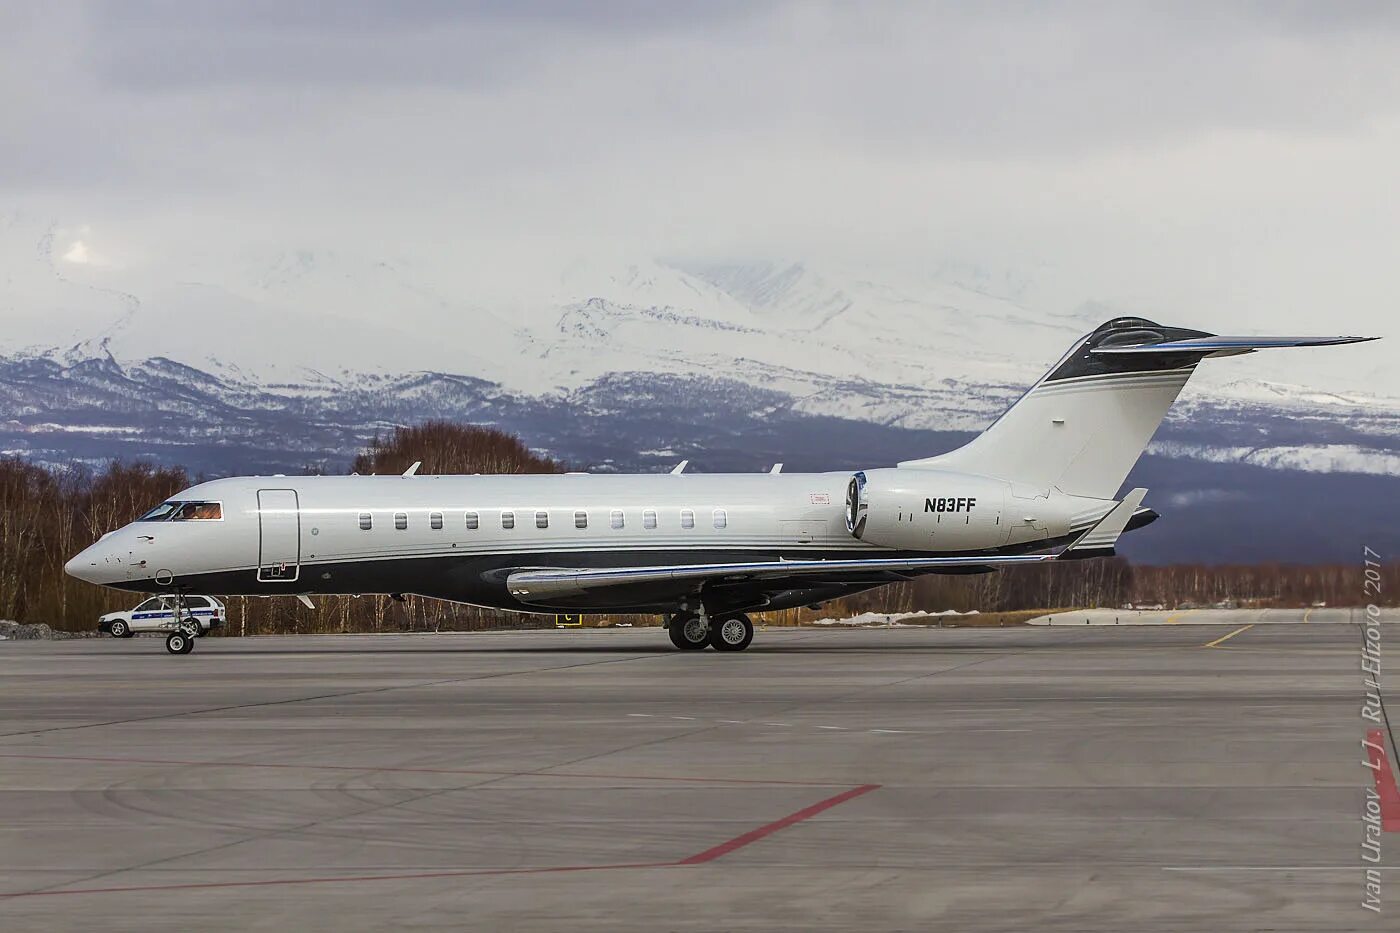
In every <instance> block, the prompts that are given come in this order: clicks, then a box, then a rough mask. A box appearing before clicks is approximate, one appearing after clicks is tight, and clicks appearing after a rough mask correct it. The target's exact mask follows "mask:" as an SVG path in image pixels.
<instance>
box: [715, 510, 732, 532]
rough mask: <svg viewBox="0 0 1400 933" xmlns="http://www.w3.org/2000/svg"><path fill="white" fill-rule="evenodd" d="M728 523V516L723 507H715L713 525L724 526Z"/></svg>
mask: <svg viewBox="0 0 1400 933" xmlns="http://www.w3.org/2000/svg"><path fill="white" fill-rule="evenodd" d="M728 525H729V516H728V515H727V514H725V511H724V509H715V527H716V528H725V527H727V526H728Z"/></svg>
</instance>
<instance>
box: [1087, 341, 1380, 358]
mask: <svg viewBox="0 0 1400 933" xmlns="http://www.w3.org/2000/svg"><path fill="white" fill-rule="evenodd" d="M1376 339H1377V338H1375V337H1216V336H1211V337H1190V338H1187V339H1185V340H1163V341H1159V342H1156V343H1142V344H1136V345H1129V346H1106V347H1095V348H1094V349H1092V350H1090V351H1089V352H1091V353H1095V354H1099V353H1105V354H1111V355H1113V356H1121V355H1124V354H1131V353H1218V352H1221V351H1225V352H1247V351H1249V350H1272V349H1274V348H1275V347H1334V346H1337V345H1339V344H1344V343H1364V342H1365V341H1367V340H1376Z"/></svg>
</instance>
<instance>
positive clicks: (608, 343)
mask: <svg viewBox="0 0 1400 933" xmlns="http://www.w3.org/2000/svg"><path fill="white" fill-rule="evenodd" d="M93 239H94V237H93V234H92V232H91V231H86V230H83V229H69V228H64V227H61V226H57V225H49V226H44V225H38V224H36V223H34V222H33V221H32V220H28V219H26V218H23V217H20V216H18V215H9V216H3V217H0V250H3V252H0V257H3V258H0V273H3V282H4V288H3V292H0V320H3V321H4V323H5V327H4V330H3V333H0V355H3V356H5V357H7V358H10V359H17V358H39V359H47V360H52V361H56V362H61V363H65V364H71V363H77V362H81V361H83V360H93V359H106V360H111V361H114V362H116V363H117V364H118V365H120V366H140V365H143V364H145V363H146V362H147V361H150V360H155V359H162V360H168V361H172V362H175V363H179V364H183V365H185V366H188V367H192V368H193V369H195V370H198V371H199V372H201V373H203V374H204V375H206V376H208V377H212V378H213V379H215V380H217V381H218V382H220V383H223V384H225V385H226V386H227V387H228V388H229V390H230V391H233V392H235V393H245V394H246V393H249V392H253V393H256V392H257V391H259V390H260V389H262V388H266V387H276V388H277V389H278V391H279V392H284V393H285V392H294V393H303V394H309V395H323V396H333V395H335V394H339V393H343V392H345V391H346V390H347V388H355V387H367V386H372V385H374V384H375V383H376V382H379V381H382V380H385V379H392V378H396V377H400V376H404V375H406V374H412V373H420V372H432V373H443V374H453V375H458V376H464V377H469V378H471V379H477V380H482V381H485V382H488V383H493V384H495V385H496V386H498V387H499V388H500V390H501V391H502V392H506V393H511V394H516V395H522V396H528V397H536V398H538V397H546V396H560V395H567V394H568V393H570V392H577V391H579V390H581V389H583V388H585V387H586V386H589V385H590V384H593V383H595V382H596V381H598V380H600V379H604V378H607V377H609V376H611V375H613V374H617V373H649V374H653V375H658V376H680V377H691V376H694V377H706V378H716V379H723V380H733V381H737V382H740V383H743V384H746V385H750V386H753V387H756V388H761V389H764V390H769V391H775V392H780V393H784V394H786V395H788V396H791V398H792V400H793V403H792V404H793V410H794V411H796V412H801V413H808V414H819V415H833V416H838V417H844V418H852V419H856V420H863V421H871V422H875V423H879V424H885V425H894V426H900V427H908V428H917V429H931V430H975V429H977V428H978V427H980V426H982V425H984V424H986V423H987V422H988V421H989V420H991V418H993V417H995V415H996V414H997V413H998V411H999V410H1000V409H1001V408H1002V407H1004V405H1005V404H1006V403H1007V401H1008V400H1010V399H1011V398H1014V397H1015V395H1016V394H1017V393H1018V392H1019V391H1020V390H1021V389H1022V388H1023V387H1024V386H1025V385H1026V384H1027V383H1028V382H1029V381H1031V380H1032V379H1034V378H1035V377H1036V376H1037V375H1038V374H1039V373H1040V372H1042V371H1043V370H1044V369H1045V367H1046V366H1047V365H1048V364H1049V363H1051V362H1053V360H1054V359H1056V358H1057V357H1058V356H1059V354H1060V353H1062V352H1063V351H1064V349H1065V348H1066V347H1067V346H1068V345H1069V344H1070V343H1071V342H1072V341H1073V340H1074V339H1075V338H1076V337H1078V336H1079V335H1080V334H1082V333H1084V332H1085V331H1086V330H1088V329H1091V328H1092V327H1094V326H1095V325H1097V324H1098V323H1100V322H1101V321H1102V320H1103V319H1104V318H1105V317H1107V316H1109V315H1110V314H1113V313H1126V312H1130V311H1133V310H1135V309H1113V308H1104V307H1100V306H1094V305H1084V306H1080V307H1078V308H1076V309H1075V310H1074V311H1072V312H1069V313H1063V314H1055V313H1047V312H1045V311H1043V310H1039V311H1038V310H1034V309H1033V308H1032V307H1031V306H1030V305H1029V304H1028V302H1029V300H1030V299H1029V298H1028V297H1027V295H1028V291H1029V290H1028V288H1027V286H1026V285H1025V283H1020V282H1011V281H1007V280H1005V279H1000V280H995V281H993V280H991V278H990V277H989V276H987V275H986V274H985V273H982V272H980V271H979V270H969V269H957V268H953V269H950V268H946V267H939V268H931V269H929V270H925V271H922V272H919V273H916V274H912V275H911V274H909V273H907V272H906V273H902V274H901V275H899V276H894V275H886V276H884V277H883V278H881V279H880V280H879V281H876V280H873V279H871V278H862V277H859V276H849V275H848V276H840V277H838V276H837V275H835V274H833V273H831V272H829V271H826V270H818V269H813V268H810V267H809V266H807V265H804V264H801V263H787V264H772V263H749V264H728V265H715V264H708V265H706V264H697V263H684V262H676V261H659V260H646V261H631V262H614V261H593V262H582V261H573V262H568V263H558V264H556V265H557V268H550V267H548V265H547V264H545V269H544V271H538V270H537V271H535V272H533V273H530V274H514V273H512V274H510V275H509V276H504V277H506V278H509V281H507V282H502V281H501V279H502V277H503V275H504V274H502V275H494V276H493V275H485V274H483V275H479V276H476V275H474V274H473V275H466V274H462V273H454V272H452V271H450V270H448V271H444V270H441V269H433V270H429V269H425V268H420V267H418V266H416V265H415V264H413V263H412V262H411V261H408V260H403V259H395V260H393V261H389V260H384V259H377V258H369V257H359V256H350V255H346V254H344V253H341V252H337V251H334V250H313V249H288V250H284V249H274V248H267V249H264V248H258V249H244V250H242V251H240V252H238V253H237V254H234V255H228V254H215V255H208V254H201V253H198V252H192V253H191V254H190V256H189V257H188V258H182V259H180V260H179V261H178V262H176V261H174V260H170V261H166V262H164V263H162V262H155V261H143V262H127V263H119V262H116V261H113V260H111V259H110V258H108V257H105V256H104V255H103V253H102V252H101V250H100V248H99V246H96V245H92V243H91V241H92V240H93ZM172 263H173V267H172ZM1172 323H1184V324H1189V325H1200V326H1204V325H1203V324H1202V322H1199V321H1191V320H1186V321H1172ZM1216 329H1228V328H1223V327H1217V328H1216ZM1324 329H1325V328H1324ZM1323 352H1324V353H1325V354H1326V359H1325V360H1323V359H1321V356H1320V355H1317V356H1313V355H1311V354H1308V353H1299V354H1295V355H1293V357H1292V359H1285V360H1278V359H1274V360H1268V361H1263V359H1264V358H1263V356H1262V355H1261V356H1259V357H1255V358H1253V359H1251V360H1249V361H1230V362H1228V363H1223V364H1214V365H1212V366H1207V367H1203V372H1202V373H1201V374H1200V375H1198V376H1197V377H1196V379H1195V380H1193V383H1192V385H1191V386H1189V387H1188V389H1187V394H1186V395H1185V396H1184V399H1183V400H1184V401H1185V402H1187V403H1188V405H1187V406H1186V407H1185V408H1183V409H1182V411H1180V412H1179V413H1178V414H1177V416H1176V417H1177V418H1178V420H1179V419H1180V417H1181V416H1182V415H1183V414H1189V413H1190V410H1191V409H1190V407H1189V406H1190V404H1194V403H1203V404H1210V405H1218V406H1225V407H1228V408H1233V409H1237V410H1244V409H1249V408H1259V409H1266V410H1274V411H1289V412H1295V413H1302V414H1303V415H1304V416H1306V415H1307V413H1313V414H1316V415H1318V416H1319V417H1324V418H1327V419H1329V420H1332V421H1337V422H1344V423H1346V424H1348V425H1351V426H1355V427H1358V429H1361V430H1363V431H1364V433H1367V434H1375V435H1377V436H1379V437H1382V438H1387V437H1388V438H1392V439H1393V438H1394V437H1395V435H1396V434H1397V433H1400V431H1397V430H1396V421H1397V415H1400V383H1397V380H1400V371H1397V368H1395V367H1390V366H1388V365H1385V362H1386V361H1385V359H1384V357H1383V355H1382V352H1379V351H1377V350H1375V349H1372V348H1369V347H1358V348H1346V349H1343V350H1338V351H1323ZM1342 354H1346V356H1343V355H1342ZM1280 355H1281V356H1288V354H1280ZM1304 357H1311V358H1307V359H1305V358H1304ZM1256 359H1257V360H1260V361H1261V362H1259V363H1255V362H1254V360H1256ZM1324 364H1325V365H1324ZM1318 373H1320V376H1319V378H1318V380H1317V381H1315V382H1313V384H1312V385H1310V386H1308V387H1306V388H1304V387H1300V386H1299V385H1296V384H1291V383H1293V382H1294V381H1295V379H1290V378H1289V377H1290V376H1293V377H1297V376H1299V375H1305V376H1307V375H1312V374H1318ZM1232 446H1239V445H1238V443H1236V444H1235V445H1232ZM1367 449H1369V448H1366V446H1365V445H1364V444H1363V445H1361V452H1360V453H1359V454H1357V455H1356V456H1353V457H1349V458H1348V459H1347V463H1348V464H1350V465H1353V466H1355V465H1357V464H1360V465H1363V466H1364V465H1365V464H1366V462H1367V458H1366V450H1367ZM1378 449H1381V450H1386V449H1389V448H1388V445H1382V447H1380V448H1378ZM1303 459H1304V460H1305V461H1306V462H1309V463H1315V462H1317V461H1316V460H1315V458H1311V457H1307V458H1303ZM1300 462H1301V461H1300Z"/></svg>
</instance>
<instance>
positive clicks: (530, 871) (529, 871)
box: [0, 862, 680, 900]
mask: <svg viewBox="0 0 1400 933" xmlns="http://www.w3.org/2000/svg"><path fill="white" fill-rule="evenodd" d="M678 864H680V863H679V862H636V863H634V864H630V865H559V866H555V867H553V868H468V869H462V870H459V871H423V872H414V873H411V874H403V875H339V876H329V877H325V878H268V879H266V880H263V881H192V882H186V883H184V884H139V885H135V884H134V885H129V886H126V887H111V888H64V889H60V890H53V891H17V892H15V893H13V894H0V900H3V899H5V898H13V897H58V896H60V895H64V894H128V893H133V892H141V891H190V890H198V889H203V888H263V887H270V886H272V885H287V884H335V883H338V882H355V881H421V880H423V879H425V878H470V877H474V876H476V875H543V874H549V873H551V872H566V871H616V870H617V869H621V868H675V867H676V866H677V865H678Z"/></svg>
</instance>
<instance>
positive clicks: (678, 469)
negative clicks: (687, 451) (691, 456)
mask: <svg viewBox="0 0 1400 933" xmlns="http://www.w3.org/2000/svg"><path fill="white" fill-rule="evenodd" d="M688 466H690V461H689V460H682V461H681V462H680V463H677V464H676V465H675V467H674V468H673V469H672V470H671V475H672V476H680V475H681V474H682V473H684V472H685V468H686V467H688Z"/></svg>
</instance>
